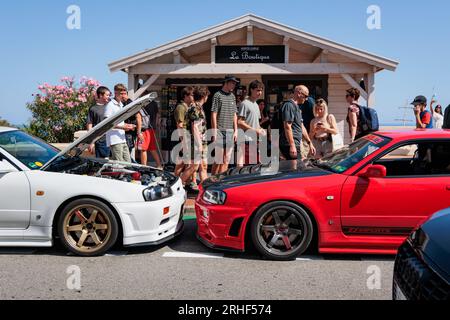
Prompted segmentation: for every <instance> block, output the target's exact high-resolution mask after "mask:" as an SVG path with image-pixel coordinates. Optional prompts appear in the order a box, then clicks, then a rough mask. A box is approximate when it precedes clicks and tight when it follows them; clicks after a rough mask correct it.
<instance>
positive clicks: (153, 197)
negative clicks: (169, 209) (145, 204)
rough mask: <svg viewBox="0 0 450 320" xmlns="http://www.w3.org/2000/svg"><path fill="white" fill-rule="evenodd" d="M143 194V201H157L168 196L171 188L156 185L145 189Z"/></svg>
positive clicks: (170, 193)
mask: <svg viewBox="0 0 450 320" xmlns="http://www.w3.org/2000/svg"><path fill="white" fill-rule="evenodd" d="M143 195H144V199H145V201H157V200H161V199H165V198H168V197H170V196H171V195H172V190H171V189H170V188H169V187H164V186H156V187H151V188H148V189H145V190H144V192H143Z"/></svg>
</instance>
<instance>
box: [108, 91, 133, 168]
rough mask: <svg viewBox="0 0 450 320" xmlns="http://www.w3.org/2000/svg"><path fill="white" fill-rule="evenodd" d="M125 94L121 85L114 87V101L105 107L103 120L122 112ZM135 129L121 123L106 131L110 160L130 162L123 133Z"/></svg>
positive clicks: (126, 96)
mask: <svg viewBox="0 0 450 320" xmlns="http://www.w3.org/2000/svg"><path fill="white" fill-rule="evenodd" d="M127 92H128V90H127V88H126V87H125V86H124V85H123V84H118V85H116V86H115V87H114V99H112V100H111V102H110V103H108V105H107V106H106V109H105V118H109V117H112V116H113V115H115V114H116V113H118V112H120V111H121V110H122V108H123V102H124V99H126V98H128V95H127ZM135 129H136V126H135V125H131V124H126V123H125V122H122V123H120V124H118V125H116V126H115V127H114V129H113V130H110V131H108V133H107V134H106V142H107V144H108V146H109V147H110V148H111V160H116V161H122V162H131V156H130V151H129V149H128V145H127V140H126V137H125V131H133V130H135Z"/></svg>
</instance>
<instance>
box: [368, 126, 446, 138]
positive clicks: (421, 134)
mask: <svg viewBox="0 0 450 320" xmlns="http://www.w3.org/2000/svg"><path fill="white" fill-rule="evenodd" d="M376 134H378V135H382V136H385V137H388V138H392V139H394V140H407V139H436V138H448V139H450V130H448V129H395V130H383V131H378V132H376Z"/></svg>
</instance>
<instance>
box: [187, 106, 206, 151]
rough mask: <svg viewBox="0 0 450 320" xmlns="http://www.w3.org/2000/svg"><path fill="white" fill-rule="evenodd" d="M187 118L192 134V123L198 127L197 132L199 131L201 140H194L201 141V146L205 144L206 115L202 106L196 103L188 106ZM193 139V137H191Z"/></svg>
mask: <svg viewBox="0 0 450 320" xmlns="http://www.w3.org/2000/svg"><path fill="white" fill-rule="evenodd" d="M188 119H189V121H190V122H191V125H190V127H191V134H192V135H193V136H194V132H193V127H194V125H195V126H196V127H198V128H199V131H200V132H199V133H200V137H201V141H195V142H196V143H197V142H201V144H202V145H203V146H205V145H207V143H208V140H207V137H206V132H207V128H206V115H205V112H204V111H203V108H202V107H201V106H200V105H198V104H196V105H193V106H192V107H190V108H189V111H188ZM192 139H194V138H192Z"/></svg>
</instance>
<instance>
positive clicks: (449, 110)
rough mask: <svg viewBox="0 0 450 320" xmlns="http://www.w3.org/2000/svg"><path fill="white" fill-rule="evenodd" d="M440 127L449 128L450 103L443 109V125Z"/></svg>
mask: <svg viewBox="0 0 450 320" xmlns="http://www.w3.org/2000/svg"><path fill="white" fill-rule="evenodd" d="M442 129H450V105H449V106H448V107H447V109H445V114H444V125H443V126H442Z"/></svg>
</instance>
